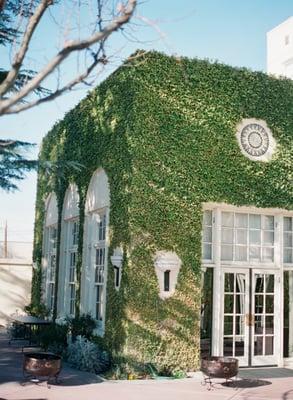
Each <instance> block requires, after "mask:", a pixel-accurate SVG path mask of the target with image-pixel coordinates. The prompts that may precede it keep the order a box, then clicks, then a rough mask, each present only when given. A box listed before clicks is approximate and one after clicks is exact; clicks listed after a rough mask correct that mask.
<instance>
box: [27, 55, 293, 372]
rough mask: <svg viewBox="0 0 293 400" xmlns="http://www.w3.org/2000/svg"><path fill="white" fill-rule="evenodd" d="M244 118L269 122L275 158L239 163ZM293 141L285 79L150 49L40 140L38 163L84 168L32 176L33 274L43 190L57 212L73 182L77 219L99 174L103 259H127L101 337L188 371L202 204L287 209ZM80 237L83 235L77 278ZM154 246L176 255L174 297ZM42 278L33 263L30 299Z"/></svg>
mask: <svg viewBox="0 0 293 400" xmlns="http://www.w3.org/2000/svg"><path fill="white" fill-rule="evenodd" d="M243 118H257V119H262V120H265V121H266V122H267V124H268V126H269V127H270V129H271V130H272V132H273V135H274V137H275V139H276V141H277V150H276V152H275V154H274V157H273V159H272V161H271V162H269V163H262V162H253V161H250V160H249V159H248V158H246V157H244V156H243V155H242V153H241V151H240V148H239V146H238V143H237V140H236V135H235V133H236V132H235V130H236V125H237V124H238V123H239V122H240V121H241V120H242V119H243ZM292 138H293V82H291V81H289V80H285V79H284V80H277V79H273V78H270V77H268V76H267V75H265V74H263V73H254V72H251V71H248V70H246V69H235V68H232V67H229V66H226V65H222V64H216V63H215V64H211V63H209V62H207V61H199V60H190V59H185V58H174V57H168V56H165V55H163V54H160V53H156V52H151V53H147V54H145V55H141V56H140V57H138V58H134V61H131V62H130V63H129V64H128V66H127V67H121V68H120V69H118V70H117V71H116V72H115V73H114V74H112V75H111V76H110V77H109V78H108V79H107V80H106V81H105V82H103V83H102V84H101V85H100V86H99V87H98V88H97V89H95V90H93V91H92V92H91V93H90V94H89V95H88V96H87V98H86V99H84V100H83V101H82V102H81V103H80V104H79V105H78V106H77V107H76V108H75V109H73V110H72V111H70V112H69V113H68V114H67V115H66V116H65V118H64V119H63V120H62V121H60V122H58V123H57V124H56V125H55V126H54V127H53V129H52V130H51V131H50V132H49V133H48V135H47V136H46V138H45V139H44V142H43V147H42V151H41V154H40V158H41V159H42V160H55V161H60V162H61V164H62V163H63V162H64V161H66V160H67V161H72V160H74V161H78V162H80V163H81V164H83V165H84V168H83V169H82V171H77V170H75V169H72V170H71V169H68V168H67V169H65V171H63V170H62V168H57V169H56V171H55V173H54V174H52V176H51V177H50V179H48V177H47V176H45V175H44V173H43V172H42V171H40V173H39V180H38V192H37V207H36V225H35V253H34V258H35V261H36V263H37V265H38V266H40V262H41V248H42V232H43V220H44V206H45V199H46V197H47V196H48V194H49V193H50V192H51V191H52V190H54V191H55V192H56V194H57V198H58V206H59V210H60V211H61V208H62V203H63V198H64V194H65V190H66V188H67V187H68V184H69V182H75V183H76V184H77V186H78V189H79V193H80V198H81V201H80V210H81V215H80V218H81V222H82V221H83V219H84V201H85V196H86V190H87V187H88V184H89V181H90V178H91V176H92V174H93V172H94V171H95V170H96V169H97V168H98V167H103V168H104V169H105V171H106V173H107V175H108V178H109V184H110V193H111V210H110V238H111V248H110V252H109V254H110V255H111V254H112V251H113V249H114V248H115V247H116V246H118V245H121V246H123V248H124V253H125V259H124V265H123V277H122V285H121V288H120V291H119V292H117V291H116V290H115V289H114V277H113V269H112V267H111V264H110V262H109V273H108V287H107V309H106V333H105V338H104V339H103V340H104V342H105V344H106V345H107V347H109V348H110V349H111V350H112V351H113V352H117V353H121V352H122V353H123V354H124V355H125V356H127V357H128V358H129V359H133V360H138V361H142V362H147V361H153V362H155V363H156V364H157V365H159V366H160V367H164V366H166V367H167V368H169V369H176V368H180V369H195V368H196V367H197V366H198V360H199V308H200V268H201V219H202V203H203V202H207V201H215V202H226V203H230V204H234V205H254V206H257V207H280V208H285V209H292V208H293V200H292V199H293V185H292V183H293V182H292V179H293V177H292V171H293V165H292V164H293V162H292V159H293V156H292V154H293V140H292ZM60 223H61V219H60ZM82 235H83V230H82V229H81V230H80V241H79V260H78V271H79V274H80V273H81V268H82V265H81V259H82ZM59 242H60V238H59ZM157 250H172V251H175V252H176V253H177V254H178V256H179V257H180V258H181V260H182V267H181V270H180V273H179V277H178V284H177V287H176V292H175V294H174V296H172V297H171V298H169V299H167V300H161V299H160V298H159V296H158V292H159V290H158V282H157V278H156V275H155V270H154V266H153V257H154V254H155V252H156V251H157ZM57 251H58V249H57ZM40 282H41V272H40V267H39V269H37V270H36V272H35V279H34V285H33V301H35V302H37V301H39V299H40Z"/></svg>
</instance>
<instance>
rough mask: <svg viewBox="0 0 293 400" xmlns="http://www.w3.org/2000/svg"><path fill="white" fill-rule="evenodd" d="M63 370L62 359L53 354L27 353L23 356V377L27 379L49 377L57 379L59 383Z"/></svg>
mask: <svg viewBox="0 0 293 400" xmlns="http://www.w3.org/2000/svg"><path fill="white" fill-rule="evenodd" d="M61 368H62V363H61V357H60V356H58V355H56V354H53V353H44V352H37V353H25V354H24V355H23V376H24V377H25V378H28V377H31V378H38V377H47V378H48V380H49V379H50V378H55V381H56V382H57V381H58V375H59V374H60V371H61Z"/></svg>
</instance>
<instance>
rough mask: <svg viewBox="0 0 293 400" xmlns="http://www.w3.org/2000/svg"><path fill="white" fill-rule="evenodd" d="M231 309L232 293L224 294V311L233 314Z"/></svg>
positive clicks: (232, 304) (232, 307) (232, 303)
mask: <svg viewBox="0 0 293 400" xmlns="http://www.w3.org/2000/svg"><path fill="white" fill-rule="evenodd" d="M233 309H234V295H233V294H225V301H224V313H225V314H233Z"/></svg>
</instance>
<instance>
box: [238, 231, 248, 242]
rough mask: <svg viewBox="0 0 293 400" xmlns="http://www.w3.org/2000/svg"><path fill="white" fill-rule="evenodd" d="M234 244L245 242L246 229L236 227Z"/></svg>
mask: <svg viewBox="0 0 293 400" xmlns="http://www.w3.org/2000/svg"><path fill="white" fill-rule="evenodd" d="M236 244H247V231H246V230H245V229H236Z"/></svg>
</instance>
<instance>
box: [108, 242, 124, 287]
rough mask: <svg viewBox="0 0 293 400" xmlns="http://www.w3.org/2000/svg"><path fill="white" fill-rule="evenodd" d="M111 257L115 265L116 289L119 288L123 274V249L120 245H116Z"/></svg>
mask: <svg viewBox="0 0 293 400" xmlns="http://www.w3.org/2000/svg"><path fill="white" fill-rule="evenodd" d="M110 258H111V263H112V265H113V267H114V286H115V289H116V290H119V289H120V283H121V275H122V261H123V250H122V249H121V248H120V247H116V249H115V250H114V252H113V255H112V256H111V257H110Z"/></svg>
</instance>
